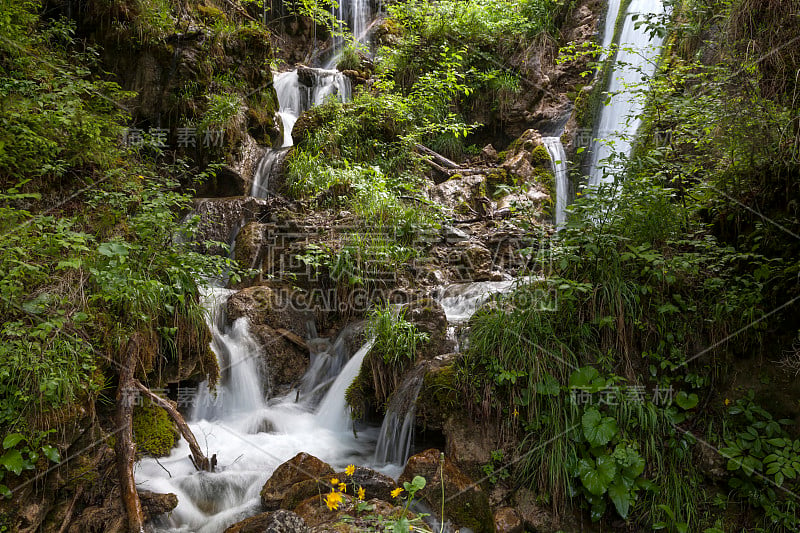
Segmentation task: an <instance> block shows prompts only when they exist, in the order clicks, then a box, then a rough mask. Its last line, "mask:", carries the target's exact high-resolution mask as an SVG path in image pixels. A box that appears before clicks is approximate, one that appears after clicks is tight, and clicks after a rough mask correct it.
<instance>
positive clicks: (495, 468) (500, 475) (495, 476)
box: [482, 450, 511, 485]
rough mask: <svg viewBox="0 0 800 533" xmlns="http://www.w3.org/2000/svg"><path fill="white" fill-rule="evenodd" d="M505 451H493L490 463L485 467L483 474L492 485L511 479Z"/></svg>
mask: <svg viewBox="0 0 800 533" xmlns="http://www.w3.org/2000/svg"><path fill="white" fill-rule="evenodd" d="M504 457H505V454H504V453H503V450H492V452H491V454H490V459H491V460H490V461H489V463H487V464H485V465H483V468H482V470H483V473H484V474H486V477H487V478H488V479H489V483H491V484H492V485H494V484H496V483H498V482H500V481H503V480H505V479H508V478H509V477H511V472H510V471H509V468H508V467H507V466H506V465H505V460H504Z"/></svg>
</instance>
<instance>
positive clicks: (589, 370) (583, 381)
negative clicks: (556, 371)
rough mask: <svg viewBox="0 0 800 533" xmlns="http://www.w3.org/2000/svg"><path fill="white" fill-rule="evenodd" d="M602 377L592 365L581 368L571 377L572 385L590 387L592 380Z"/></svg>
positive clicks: (570, 382) (570, 384)
mask: <svg viewBox="0 0 800 533" xmlns="http://www.w3.org/2000/svg"><path fill="white" fill-rule="evenodd" d="M598 377H600V372H598V371H597V369H596V368H594V367H591V366H584V367H582V368H579V369H578V370H576V371H575V372H573V373H572V375H571V376H570V377H569V386H570V387H588V386H589V385H591V383H592V381H594V380H595V379H597V378H598Z"/></svg>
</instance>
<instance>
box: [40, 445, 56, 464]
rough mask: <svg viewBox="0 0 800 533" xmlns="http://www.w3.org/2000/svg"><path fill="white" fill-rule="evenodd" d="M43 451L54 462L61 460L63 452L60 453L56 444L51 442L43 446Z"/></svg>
mask: <svg viewBox="0 0 800 533" xmlns="http://www.w3.org/2000/svg"><path fill="white" fill-rule="evenodd" d="M42 453H43V454H44V456H45V457H47V458H48V459H49V460H50V461H52V462H54V463H57V462H59V461H60V460H61V454H59V453H58V449H57V448H56V447H55V446H50V445H49V444H46V445H44V446H42Z"/></svg>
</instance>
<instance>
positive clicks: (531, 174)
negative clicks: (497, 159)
mask: <svg viewBox="0 0 800 533" xmlns="http://www.w3.org/2000/svg"><path fill="white" fill-rule="evenodd" d="M537 149H539V150H537ZM542 150H543V152H542ZM549 165H550V156H549V155H548V154H547V149H546V148H544V146H542V136H541V134H540V133H539V132H538V131H536V130H533V129H531V130H527V131H525V133H523V134H522V135H521V136H520V137H519V138H518V139H517V140H516V141H514V142H513V143H512V144H511V146H510V147H509V150H508V151H507V153H506V157H505V159H504V160H503V162H502V164H501V165H500V168H502V169H504V170H505V171H506V172H508V173H509V174H511V175H512V176H514V177H516V178H518V179H521V180H524V181H532V180H533V179H534V178H535V177H536V176H537V175H538V172H537V168H539V169H541V168H545V167H549Z"/></svg>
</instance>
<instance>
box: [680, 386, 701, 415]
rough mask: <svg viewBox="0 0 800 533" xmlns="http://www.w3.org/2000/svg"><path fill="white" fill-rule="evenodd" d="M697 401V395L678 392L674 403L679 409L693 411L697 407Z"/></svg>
mask: <svg viewBox="0 0 800 533" xmlns="http://www.w3.org/2000/svg"><path fill="white" fill-rule="evenodd" d="M699 401H700V399H699V398H698V397H697V394H694V393H692V394H686V393H685V392H684V391H679V392H678V394H676V395H675V403H677V404H678V406H679V407H680V408H681V409H686V410H689V409H693V408H694V407H696V406H697V403H698V402H699Z"/></svg>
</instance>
